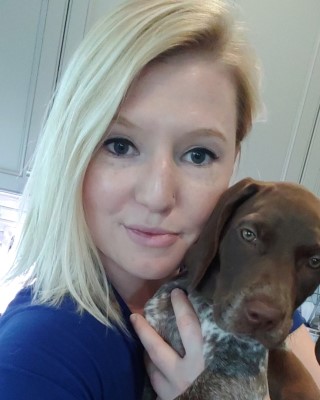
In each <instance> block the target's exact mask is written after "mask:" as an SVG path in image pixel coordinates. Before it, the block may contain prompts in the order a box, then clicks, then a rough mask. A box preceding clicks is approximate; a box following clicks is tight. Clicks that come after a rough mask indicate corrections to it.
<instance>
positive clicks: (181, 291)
mask: <svg viewBox="0 0 320 400" xmlns="http://www.w3.org/2000/svg"><path fill="white" fill-rule="evenodd" d="M181 293H184V294H185V295H186V296H188V292H187V291H186V290H184V289H181V288H175V289H173V290H172V292H171V294H172V295H173V296H179V294H181Z"/></svg>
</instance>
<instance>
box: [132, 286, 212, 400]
mask: <svg viewBox="0 0 320 400" xmlns="http://www.w3.org/2000/svg"><path fill="white" fill-rule="evenodd" d="M171 301H172V305H173V309H174V313H175V316H176V320H177V325H178V329H179V332H180V336H181V339H182V343H183V346H184V348H185V349H186V354H185V356H184V357H183V358H181V357H180V355H179V354H178V353H177V352H176V351H175V350H173V349H172V348H171V347H170V346H169V345H168V344H167V343H166V342H165V341H164V340H163V339H162V338H161V337H160V336H159V335H158V333H157V332H156V331H155V330H154V329H153V328H152V327H151V326H150V325H149V324H148V322H147V321H146V320H145V319H144V318H143V317H142V316H141V315H138V314H132V316H131V322H132V324H133V327H134V329H135V331H136V332H137V335H138V336H139V338H140V340H141V342H142V344H143V346H144V348H145V349H146V352H147V356H146V368H147V372H148V375H149V377H150V381H151V384H152V386H153V388H154V390H155V392H156V393H157V395H158V398H159V399H161V400H172V399H174V398H175V397H177V396H178V395H180V394H181V393H183V392H184V391H185V390H186V389H187V388H188V386H190V384H191V383H192V382H193V381H194V380H195V379H196V378H197V377H198V376H199V375H200V374H201V372H202V371H203V370H204V365H205V364H204V358H203V354H202V351H203V341H202V334H201V327H200V324H199V320H198V317H197V315H196V313H195V312H194V309H193V307H192V304H191V303H190V302H189V300H188V298H187V296H186V295H185V293H184V292H183V291H182V290H180V289H174V290H173V291H172V293H171Z"/></svg>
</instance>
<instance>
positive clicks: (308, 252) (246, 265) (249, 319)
mask: <svg viewBox="0 0 320 400" xmlns="http://www.w3.org/2000/svg"><path fill="white" fill-rule="evenodd" d="M185 265H186V267H187V269H188V271H189V279H190V289H196V290H198V291H199V292H201V293H202V295H203V296H204V297H207V298H208V299H210V300H211V301H213V303H214V312H215V318H216V322H217V323H218V324H219V325H220V326H221V327H222V328H223V329H225V330H228V331H231V332H234V333H239V334H245V335H249V336H253V337H255V338H257V339H258V340H259V341H261V342H262V343H263V344H265V345H266V346H267V347H273V346H275V345H276V344H278V343H279V342H281V341H282V340H283V339H284V338H285V337H286V336H287V334H288V332H289V330H290V327H291V318H292V313H293V310H294V309H295V308H297V307H298V306H299V305H300V304H301V303H302V302H303V301H304V300H305V299H306V298H307V297H308V296H310V295H311V294H312V293H313V292H314V290H315V289H316V287H317V286H318V285H319V284H320V201H319V199H317V198H316V196H314V195H313V194H312V193H310V192H309V191H307V190H306V189H304V188H303V187H302V186H300V185H296V184H289V183H266V182H259V181H254V180H251V179H245V180H243V181H240V182H239V183H237V184H236V185H234V186H232V187H231V188H230V189H229V190H227V191H226V192H225V193H224V194H223V195H222V196H221V198H220V200H219V202H218V204H217V206H216V208H215V210H214V212H213V214H212V215H211V217H210V219H209V221H208V223H207V225H206V227H205V229H204V230H203V232H202V234H201V236H200V237H199V239H198V241H197V242H196V243H195V244H194V245H193V246H192V247H191V248H190V250H189V251H188V253H187V254H186V257H185Z"/></svg>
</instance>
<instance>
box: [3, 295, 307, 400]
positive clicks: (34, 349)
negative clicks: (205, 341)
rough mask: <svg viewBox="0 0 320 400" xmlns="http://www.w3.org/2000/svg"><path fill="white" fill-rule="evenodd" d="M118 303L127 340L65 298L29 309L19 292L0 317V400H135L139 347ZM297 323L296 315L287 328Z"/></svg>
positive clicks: (141, 376) (125, 312)
mask: <svg viewBox="0 0 320 400" xmlns="http://www.w3.org/2000/svg"><path fill="white" fill-rule="evenodd" d="M118 301H119V303H120V307H121V309H122V312H123V316H124V320H125V322H126V325H127V327H128V329H129V331H130V333H131V336H128V335H127V334H125V333H124V332H122V331H121V330H120V329H117V328H113V329H111V328H107V327H106V326H105V325H103V324H101V323H100V322H98V321H97V320H96V319H95V318H94V317H92V316H91V315H90V314H89V313H87V312H84V313H83V314H82V315H80V314H78V313H77V312H76V306H75V304H74V303H73V301H72V300H71V299H69V298H67V299H65V300H64V302H63V303H62V305H61V306H60V307H59V308H53V307H49V306H45V305H32V304H31V290H30V289H23V290H22V291H21V292H20V293H19V294H18V295H17V297H16V298H15V300H14V301H13V302H12V303H11V304H10V305H9V307H8V309H7V310H6V312H5V313H4V314H3V316H2V317H1V318H0V393H1V400H18V399H24V400H40V399H41V400H43V399H46V400H82V399H86V400H89V399H90V400H138V399H139V400H140V399H141V397H142V390H143V384H144V374H145V370H144V366H143V348H142V345H141V343H140V341H139V340H138V338H137V336H136V335H135V333H134V331H133V328H132V326H131V324H130V321H129V315H130V310H129V309H128V307H127V306H126V305H125V303H124V302H123V301H122V299H121V298H118ZM302 323H303V319H302V317H301V315H300V314H299V313H298V312H296V313H295V315H294V324H293V330H294V329H297V328H298V327H299V326H300V325H301V324H302Z"/></svg>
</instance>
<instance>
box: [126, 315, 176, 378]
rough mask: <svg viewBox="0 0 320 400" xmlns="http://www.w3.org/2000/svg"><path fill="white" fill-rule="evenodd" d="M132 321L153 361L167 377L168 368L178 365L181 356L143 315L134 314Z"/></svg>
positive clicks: (131, 317)
mask: <svg viewBox="0 0 320 400" xmlns="http://www.w3.org/2000/svg"><path fill="white" fill-rule="evenodd" d="M130 320H131V323H132V325H133V327H134V329H135V331H136V333H137V335H138V336H139V339H140V340H141V343H142V345H143V347H144V348H145V350H146V351H147V353H148V355H149V357H150V359H151V361H152V362H153V363H154V364H155V365H156V367H157V368H158V369H159V370H160V372H162V373H163V374H164V375H166V374H167V373H168V367H169V366H174V365H176V363H177V362H178V360H179V359H180V356H179V355H178V353H177V352H176V351H175V350H173V349H172V347H170V346H169V345H168V344H167V343H166V342H165V341H164V340H163V339H162V337H161V336H160V335H159V334H158V333H157V332H156V331H155V330H154V329H153V328H152V326H150V325H149V324H148V322H147V321H146V320H145V319H144V318H143V316H142V315H139V314H132V315H131V316H130Z"/></svg>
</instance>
